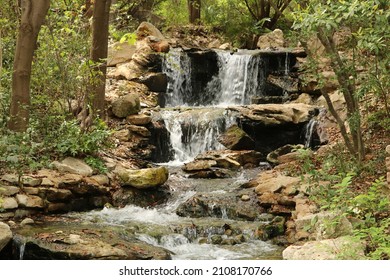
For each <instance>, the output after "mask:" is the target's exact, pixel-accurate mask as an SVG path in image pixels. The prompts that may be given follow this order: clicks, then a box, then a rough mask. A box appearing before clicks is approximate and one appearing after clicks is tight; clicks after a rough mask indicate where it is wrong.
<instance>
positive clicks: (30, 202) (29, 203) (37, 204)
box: [16, 194, 44, 208]
mask: <svg viewBox="0 0 390 280" xmlns="http://www.w3.org/2000/svg"><path fill="white" fill-rule="evenodd" d="M16 200H17V202H18V205H19V206H20V207H27V208H43V207H44V203H43V200H42V198H40V197H39V196H35V195H25V194H17V195H16Z"/></svg>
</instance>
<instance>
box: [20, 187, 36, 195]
mask: <svg viewBox="0 0 390 280" xmlns="http://www.w3.org/2000/svg"><path fill="white" fill-rule="evenodd" d="M23 191H24V193H25V194H31V195H37V194H38V193H39V188H32V187H24V188H23Z"/></svg>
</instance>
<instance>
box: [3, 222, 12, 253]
mask: <svg viewBox="0 0 390 280" xmlns="http://www.w3.org/2000/svg"><path fill="white" fill-rule="evenodd" d="M11 239H12V231H11V229H10V227H9V226H8V225H7V224H5V223H2V222H0V251H1V250H3V248H4V247H5V246H6V245H7V244H8V243H9V242H10V241H11Z"/></svg>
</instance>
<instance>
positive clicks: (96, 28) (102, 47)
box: [89, 0, 111, 117]
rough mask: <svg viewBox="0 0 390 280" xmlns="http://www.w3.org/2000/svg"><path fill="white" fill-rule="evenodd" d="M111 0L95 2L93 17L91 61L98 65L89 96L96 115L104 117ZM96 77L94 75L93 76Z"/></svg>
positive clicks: (97, 0)
mask: <svg viewBox="0 0 390 280" xmlns="http://www.w3.org/2000/svg"><path fill="white" fill-rule="evenodd" d="M110 7H111V0H95V4H94V9H93V16H92V48H91V60H92V61H93V62H94V63H95V64H96V67H94V71H97V72H98V75H97V77H96V78H93V79H92V80H91V83H90V88H89V89H90V90H89V95H90V96H91V100H92V109H93V111H94V115H97V116H100V117H102V116H103V115H104V111H105V92H106V91H105V87H106V73H107V63H106V59H107V52H108V27H109V18H110ZM93 76H94V75H93Z"/></svg>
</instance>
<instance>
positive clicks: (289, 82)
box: [267, 75, 299, 94]
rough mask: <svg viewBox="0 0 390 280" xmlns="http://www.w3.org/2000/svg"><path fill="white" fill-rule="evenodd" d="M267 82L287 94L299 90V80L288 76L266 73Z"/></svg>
mask: <svg viewBox="0 0 390 280" xmlns="http://www.w3.org/2000/svg"><path fill="white" fill-rule="evenodd" d="M267 82H268V83H270V84H271V85H273V86H275V87H277V88H279V89H281V90H282V91H283V92H286V93H287V94H292V93H297V92H298V91H299V88H298V86H299V80H298V79H297V78H293V77H290V76H275V75H268V77H267Z"/></svg>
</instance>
